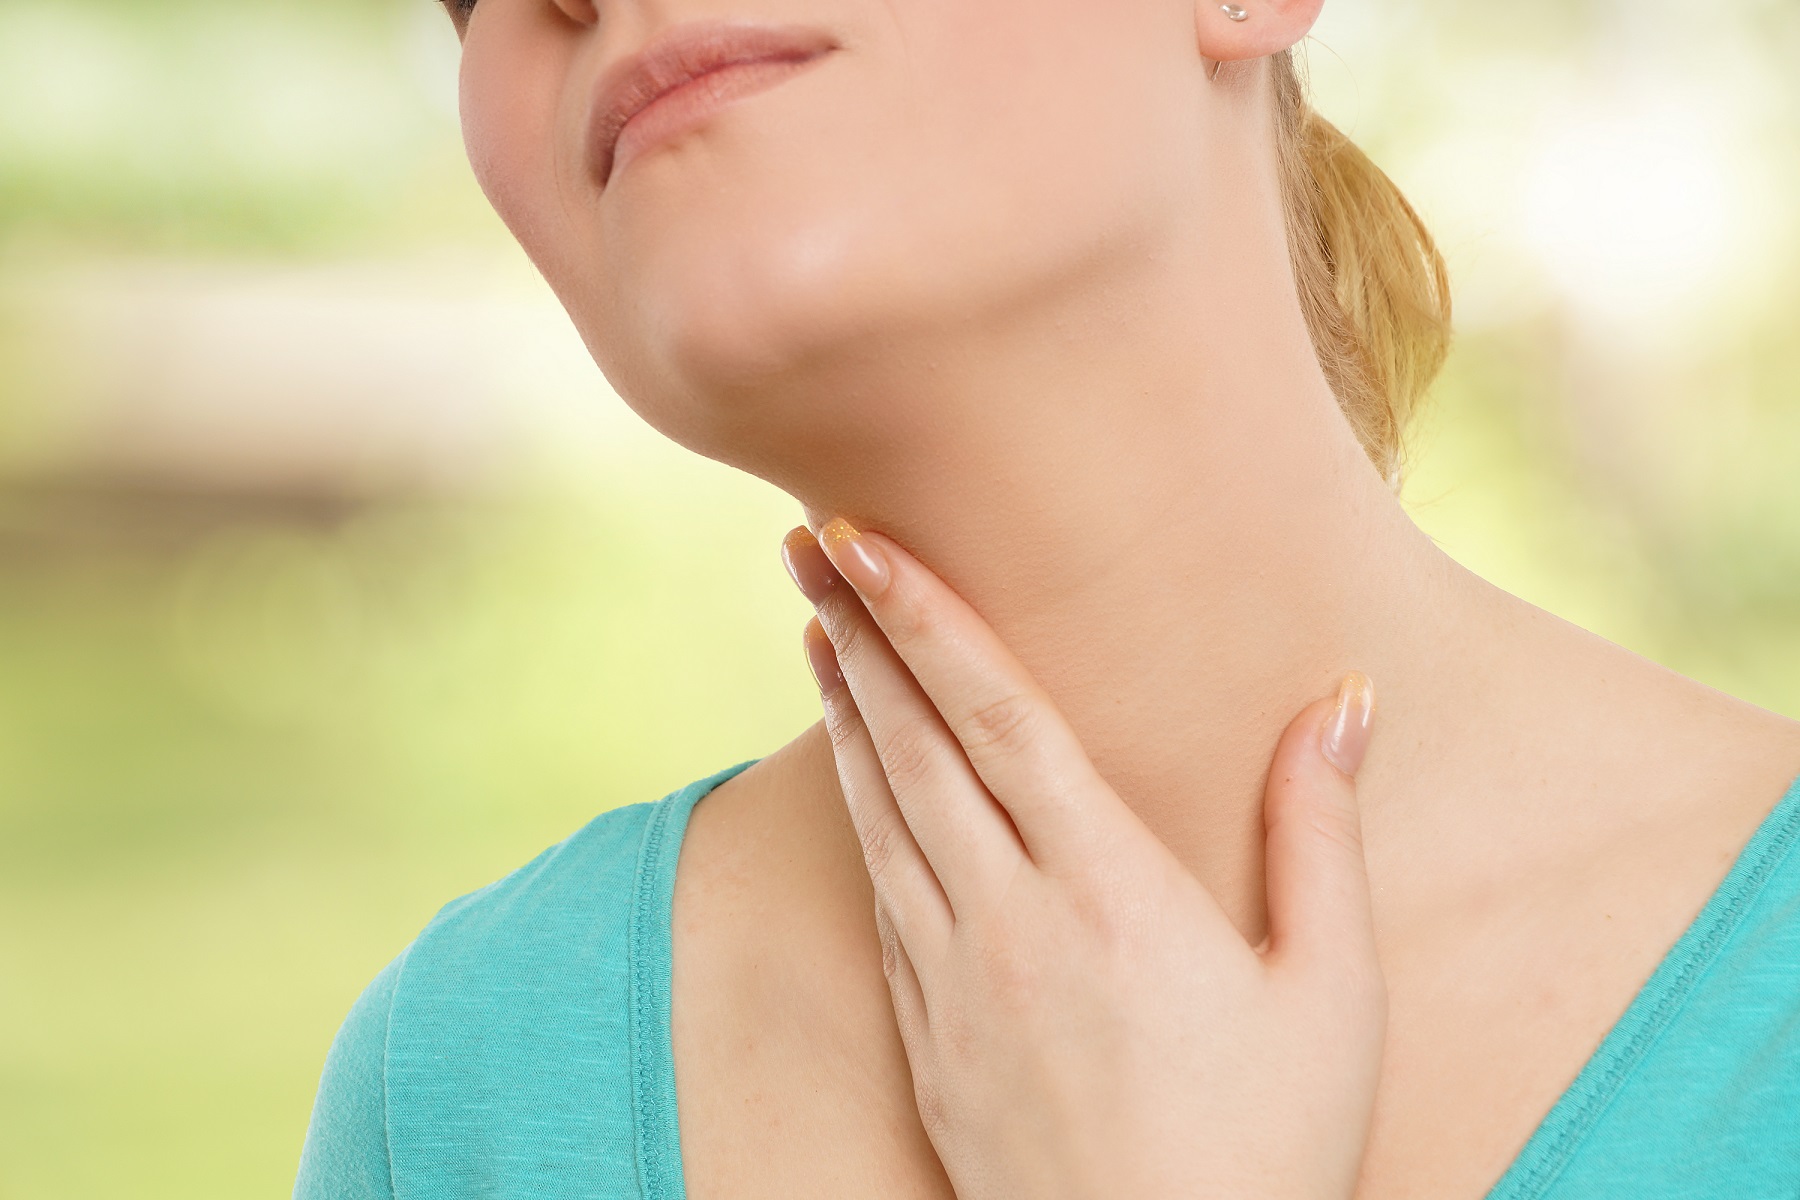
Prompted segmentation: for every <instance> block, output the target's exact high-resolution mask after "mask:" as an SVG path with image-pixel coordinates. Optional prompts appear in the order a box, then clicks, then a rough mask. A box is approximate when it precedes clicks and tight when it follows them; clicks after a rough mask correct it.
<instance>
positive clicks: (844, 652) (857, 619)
mask: <svg viewBox="0 0 1800 1200" xmlns="http://www.w3.org/2000/svg"><path fill="white" fill-rule="evenodd" d="M834 624H835V626H836V629H835V630H834V631H833V632H834V636H833V637H832V639H831V647H832V649H833V650H834V651H835V652H836V654H837V656H838V661H839V662H840V663H861V662H862V661H863V656H864V655H866V654H867V653H868V652H869V646H868V641H869V620H868V618H867V617H865V616H863V615H862V614H860V613H858V614H856V615H854V616H847V617H844V618H842V619H840V620H838V621H836V622H834Z"/></svg>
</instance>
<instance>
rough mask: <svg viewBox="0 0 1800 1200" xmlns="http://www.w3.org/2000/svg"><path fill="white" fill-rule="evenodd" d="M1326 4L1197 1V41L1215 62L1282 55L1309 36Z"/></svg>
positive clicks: (1309, 1)
mask: <svg viewBox="0 0 1800 1200" xmlns="http://www.w3.org/2000/svg"><path fill="white" fill-rule="evenodd" d="M1324 5H1325V0H1241V3H1235V4H1221V3H1219V2H1218V0H1196V3H1195V5H1194V25H1195V33H1196V35H1197V36H1196V44H1197V46H1198V48H1199V50H1200V53H1201V54H1202V55H1203V56H1204V57H1205V58H1207V59H1209V60H1211V61H1212V62H1215V63H1220V62H1239V61H1242V60H1245V59H1252V58H1264V57H1266V56H1268V55H1270V54H1279V53H1281V51H1283V50H1286V49H1288V48H1289V47H1291V46H1294V45H1297V44H1298V43H1299V41H1300V39H1301V38H1303V37H1305V36H1306V34H1307V31H1308V30H1310V29H1311V28H1312V27H1313V23H1314V22H1316V21H1317V20H1318V19H1319V10H1320V9H1321V8H1323V7H1324Z"/></svg>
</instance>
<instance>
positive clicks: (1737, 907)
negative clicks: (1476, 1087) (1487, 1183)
mask: <svg viewBox="0 0 1800 1200" xmlns="http://www.w3.org/2000/svg"><path fill="white" fill-rule="evenodd" d="M1776 810H1777V811H1776V812H1772V813H1771V814H1770V818H1771V819H1773V820H1774V822H1775V823H1774V824H1773V825H1772V826H1768V827H1767V828H1764V827H1759V828H1758V829H1757V831H1756V833H1755V834H1753V835H1752V837H1751V842H1752V845H1751V846H1746V847H1745V850H1746V852H1752V853H1751V856H1750V857H1749V858H1747V859H1745V860H1744V861H1742V862H1739V863H1737V864H1734V866H1733V868H1732V870H1731V871H1729V872H1728V873H1727V875H1726V878H1725V879H1724V880H1723V881H1722V882H1721V883H1720V884H1719V887H1718V889H1717V890H1716V891H1715V893H1714V895H1713V897H1712V898H1711V899H1710V900H1709V901H1708V903H1707V905H1706V907H1705V908H1704V909H1703V910H1702V912H1701V914H1700V915H1699V916H1698V917H1696V918H1695V923H1694V926H1693V927H1691V928H1690V929H1689V930H1688V931H1687V932H1686V933H1684V934H1683V935H1682V937H1681V939H1680V940H1679V941H1678V942H1677V944H1676V946H1675V947H1673V948H1672V949H1671V950H1670V952H1669V954H1670V959H1671V960H1672V961H1665V963H1664V964H1662V965H1659V966H1658V968H1657V970H1656V971H1654V972H1653V973H1652V975H1651V978H1650V980H1649V982H1647V983H1646V985H1645V986H1646V988H1649V987H1651V986H1657V990H1658V995H1657V996H1656V998H1655V1000H1654V1002H1653V1004H1652V1006H1651V1007H1650V1008H1649V1010H1648V1011H1647V1012H1646V1013H1645V1014H1644V1015H1643V1016H1642V1017H1638V1018H1636V1019H1634V1014H1633V1013H1632V1011H1631V1009H1632V1008H1635V1007H1636V1002H1635V1001H1634V1002H1633V1003H1632V1004H1631V1005H1630V1006H1628V1007H1627V1009H1626V1012H1625V1015H1624V1016H1623V1017H1621V1018H1620V1021H1621V1022H1625V1021H1631V1022H1632V1025H1633V1028H1632V1029H1631V1031H1630V1033H1629V1034H1628V1035H1627V1037H1626V1039H1625V1040H1624V1041H1623V1042H1621V1043H1619V1044H1618V1047H1617V1049H1612V1048H1610V1047H1608V1045H1607V1044H1606V1043H1607V1042H1608V1041H1611V1035H1610V1034H1609V1035H1608V1037H1607V1038H1606V1039H1605V1040H1603V1042H1602V1044H1601V1047H1600V1049H1599V1050H1598V1051H1597V1052H1596V1054H1597V1055H1600V1056H1604V1066H1603V1068H1602V1070H1601V1072H1600V1074H1599V1075H1598V1076H1597V1077H1596V1078H1594V1079H1592V1080H1589V1081H1587V1082H1585V1083H1584V1081H1583V1079H1582V1076H1584V1075H1586V1073H1587V1072H1586V1070H1585V1069H1584V1070H1583V1072H1582V1073H1581V1075H1578V1076H1577V1077H1576V1081H1575V1083H1574V1084H1573V1085H1572V1087H1576V1088H1581V1093H1580V1098H1579V1099H1578V1100H1577V1101H1576V1103H1575V1104H1574V1105H1573V1106H1572V1107H1570V1108H1569V1109H1568V1110H1567V1111H1565V1112H1562V1113H1560V1114H1559V1113H1558V1112H1557V1110H1558V1109H1561V1108H1563V1105H1562V1103H1561V1102H1559V1103H1558V1104H1557V1105H1556V1106H1555V1107H1554V1108H1553V1109H1552V1111H1551V1116H1550V1117H1549V1118H1546V1120H1547V1121H1548V1120H1554V1121H1555V1122H1556V1125H1555V1132H1554V1133H1553V1134H1552V1136H1551V1139H1550V1141H1549V1142H1548V1144H1547V1145H1546V1147H1545V1148H1544V1149H1543V1151H1542V1152H1540V1153H1539V1154H1536V1155H1534V1158H1535V1160H1536V1161H1535V1162H1534V1163H1532V1164H1531V1165H1529V1166H1527V1167H1526V1169H1525V1171H1524V1172H1523V1173H1522V1174H1521V1175H1520V1176H1519V1178H1518V1180H1517V1181H1516V1182H1514V1183H1511V1184H1507V1185H1506V1186H1505V1188H1504V1190H1502V1188H1501V1187H1500V1186H1496V1187H1495V1189H1494V1191H1493V1192H1492V1193H1490V1195H1489V1200H1541V1198H1542V1197H1543V1196H1544V1195H1545V1194H1546V1193H1547V1192H1548V1191H1549V1189H1550V1188H1551V1187H1553V1186H1554V1185H1555V1184H1556V1181H1557V1180H1558V1179H1559V1178H1560V1177H1561V1176H1562V1173H1563V1172H1564V1171H1565V1170H1567V1169H1568V1166H1569V1164H1570V1163H1571V1162H1573V1161H1574V1158H1575V1155H1576V1153H1577V1152H1579V1150H1580V1148H1581V1145H1582V1143H1583V1141H1584V1140H1585V1139H1586V1138H1587V1136H1588V1134H1589V1133H1591V1132H1592V1131H1593V1128H1594V1127H1595V1125H1597V1124H1598V1123H1599V1120H1600V1118H1601V1117H1602V1116H1603V1115H1605V1112H1606V1109H1607V1108H1609V1107H1610V1106H1611V1105H1612V1103H1613V1101H1614V1100H1616V1099H1617V1098H1618V1096H1619V1093H1620V1092H1621V1091H1622V1090H1623V1089H1624V1086H1625V1084H1626V1083H1627V1082H1628V1081H1629V1080H1630V1078H1631V1076H1632V1075H1633V1074H1634V1073H1635V1072H1636V1071H1637V1069H1638V1068H1639V1067H1640V1066H1641V1065H1642V1064H1643V1062H1644V1060H1645V1059H1646V1058H1647V1057H1648V1056H1649V1051H1650V1049H1651V1047H1652V1045H1654V1043H1655V1042H1656V1040H1657V1039H1658V1038H1659V1037H1661V1036H1662V1034H1663V1033H1664V1032H1666V1030H1667V1029H1668V1027H1669V1025H1670V1024H1671V1023H1672V1022H1673V1020H1674V1018H1675V1017H1676V1016H1677V1015H1678V1014H1679V1012H1680V1011H1681V1009H1682V1008H1683V1007H1685V1006H1686V1004H1687V1003H1688V1001H1689V1000H1690V999H1691V998H1692V996H1693V991H1694V987H1695V985H1696V984H1697V983H1698V982H1699V980H1700V978H1701V977H1702V976H1703V975H1704V974H1705V973H1706V971H1707V970H1709V969H1710V968H1711V967H1712V966H1713V965H1714V964H1715V963H1716V962H1717V961H1718V957H1719V952H1720V951H1721V950H1722V949H1723V948H1724V946H1725V944H1726V943H1727V942H1728V941H1730V940H1731V937H1732V935H1733V934H1735V933H1736V932H1737V930H1738V927H1739V926H1740V925H1741V924H1742V922H1743V919H1744V915H1745V914H1746V913H1748V912H1749V910H1750V909H1751V907H1752V906H1753V905H1754V904H1755V902H1756V901H1757V900H1758V899H1759V898H1760V897H1761V895H1762V893H1763V889H1764V888H1765V887H1767V885H1768V882H1769V880H1770V879H1771V878H1772V877H1773V876H1774V875H1775V873H1776V872H1777V871H1778V870H1779V869H1780V867H1781V866H1782V864H1783V863H1784V862H1785V861H1786V860H1787V857H1788V855H1789V853H1790V852H1791V851H1792V850H1793V847H1794V844H1795V842H1796V840H1797V839H1800V779H1796V780H1795V781H1794V782H1793V784H1792V785H1791V786H1790V787H1789V789H1788V791H1787V792H1786V793H1784V794H1783V796H1782V799H1781V800H1780V801H1779V802H1778V803H1777V805H1776ZM1780 810H1786V811H1780ZM1759 841H1760V842H1761V843H1762V844H1761V845H1760V846H1756V845H1754V843H1756V842H1759ZM1721 898H1722V899H1724V901H1725V903H1724V904H1722V905H1719V906H1718V907H1715V904H1716V902H1717V901H1718V900H1720V899H1721ZM1695 935H1698V936H1695ZM1677 956H1678V957H1677ZM1671 965H1672V966H1673V967H1674V970H1673V972H1672V974H1671V975H1670V976H1669V978H1668V979H1667V980H1666V981H1665V982H1662V983H1661V984H1660V986H1658V980H1657V976H1658V975H1661V974H1663V972H1664V970H1665V969H1666V968H1667V967H1668V966H1671ZM1620 1030H1621V1026H1620V1025H1615V1026H1614V1032H1618V1031H1620ZM1571 1097H1572V1093H1571ZM1536 1140H1537V1138H1536V1136H1535V1135H1534V1136H1533V1137H1532V1138H1531V1139H1529V1140H1528V1141H1527V1143H1526V1146H1527V1150H1529V1149H1530V1147H1531V1145H1532V1143H1533V1142H1535V1141H1536ZM1509 1173H1510V1172H1509ZM1502 1182H1504V1177H1503V1178H1502Z"/></svg>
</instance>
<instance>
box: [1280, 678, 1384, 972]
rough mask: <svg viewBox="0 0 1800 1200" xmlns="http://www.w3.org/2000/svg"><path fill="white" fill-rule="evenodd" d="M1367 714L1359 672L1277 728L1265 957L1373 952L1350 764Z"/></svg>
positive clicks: (1324, 957) (1368, 691)
mask: <svg viewBox="0 0 1800 1200" xmlns="http://www.w3.org/2000/svg"><path fill="white" fill-rule="evenodd" d="M1374 720H1375V688H1374V684H1373V683H1371V682H1370V680H1369V677H1368V676H1367V675H1364V674H1363V673H1362V672H1361V671H1351V672H1350V673H1349V674H1348V675H1346V676H1344V678H1343V681H1342V682H1341V683H1340V684H1339V685H1338V692H1337V697H1336V699H1335V701H1333V700H1328V699H1327V700H1316V701H1314V702H1313V703H1312V704H1309V705H1308V706H1307V707H1306V708H1304V709H1303V710H1301V712H1300V715H1299V716H1298V717H1296V718H1294V721H1293V723H1292V724H1290V725H1289V726H1288V727H1287V730H1286V732H1284V733H1283V734H1282V736H1281V741H1280V743H1279V744H1278V745H1277V746H1276V748H1275V759H1274V761H1273V763H1271V764H1270V767H1269V782H1268V785H1267V787H1266V788H1265V790H1264V793H1263V825H1264V828H1265V829H1266V830H1267V835H1268V836H1267V842H1266V852H1265V853H1266V863H1265V868H1264V874H1265V877H1266V880H1267V888H1268V905H1269V940H1268V949H1267V951H1266V953H1267V955H1268V956H1269V957H1270V958H1271V959H1273V960H1277V961H1289V960H1292V961H1295V962H1297V963H1303V964H1304V963H1311V964H1319V963H1323V962H1330V961H1336V962H1340V963H1341V962H1346V961H1357V960H1360V959H1362V958H1363V957H1365V956H1366V957H1368V958H1370V959H1372V958H1373V957H1374V953H1375V932H1374V921H1373V917H1372V915H1371V905H1370V901H1369V878H1368V873H1367V871H1366V870H1365V868H1364V865H1363V844H1362V816H1361V813H1360V812H1359V810H1358V808H1357V803H1356V770H1357V768H1358V767H1360V766H1361V765H1362V760H1363V752H1364V751H1365V750H1366V749H1367V748H1368V744H1369V735H1370V733H1371V731H1372V728H1373V725H1374Z"/></svg>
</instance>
